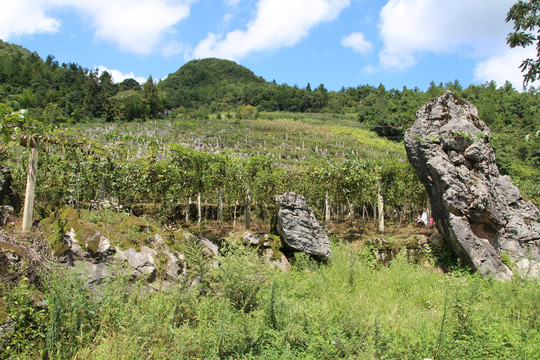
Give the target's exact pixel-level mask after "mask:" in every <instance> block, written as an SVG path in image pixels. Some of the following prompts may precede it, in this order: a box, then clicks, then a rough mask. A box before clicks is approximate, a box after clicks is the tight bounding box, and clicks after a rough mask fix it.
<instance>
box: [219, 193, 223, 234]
mask: <svg viewBox="0 0 540 360" xmlns="http://www.w3.org/2000/svg"><path fill="white" fill-rule="evenodd" d="M222 222H223V192H222V191H221V188H219V191H218V223H219V225H221V224H222Z"/></svg>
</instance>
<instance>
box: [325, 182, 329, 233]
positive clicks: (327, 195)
mask: <svg viewBox="0 0 540 360" xmlns="http://www.w3.org/2000/svg"><path fill="white" fill-rule="evenodd" d="M324 209H325V221H326V225H327V226H328V225H330V194H329V193H328V191H327V192H326V199H325V203H324Z"/></svg>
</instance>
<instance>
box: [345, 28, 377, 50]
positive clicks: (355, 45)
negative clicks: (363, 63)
mask: <svg viewBox="0 0 540 360" xmlns="http://www.w3.org/2000/svg"><path fill="white" fill-rule="evenodd" d="M341 45H343V46H345V47H349V48H351V49H353V50H354V51H356V52H358V53H360V54H367V53H369V52H370V51H371V50H373V43H371V42H370V41H368V40H366V39H365V38H364V34H362V33H359V32H353V33H351V34H349V35H347V36H345V37H343V39H341Z"/></svg>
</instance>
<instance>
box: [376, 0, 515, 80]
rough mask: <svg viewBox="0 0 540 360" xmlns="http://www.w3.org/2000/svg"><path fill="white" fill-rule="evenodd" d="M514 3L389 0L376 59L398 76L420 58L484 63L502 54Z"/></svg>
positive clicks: (498, 1) (504, 1)
mask: <svg viewBox="0 0 540 360" xmlns="http://www.w3.org/2000/svg"><path fill="white" fill-rule="evenodd" d="M514 2H515V0H497V1H493V0H473V1H471V0H452V1H440V0H390V1H388V3H387V4H386V5H385V6H384V7H383V9H382V10H381V14H380V16H381V19H380V24H379V29H380V36H381V39H382V41H383V43H384V46H383V50H382V51H381V52H380V54H379V61H380V65H381V66H382V67H383V68H385V69H387V70H388V69H393V70H404V69H407V68H410V67H412V66H414V65H415V64H416V62H417V61H418V58H419V57H420V56H421V55H422V54H423V53H428V52H429V53H435V54H448V53H456V52H457V53H461V54H462V55H464V56H469V57H476V58H485V57H487V56H493V55H495V54H497V52H500V51H502V49H504V48H505V46H506V45H505V38H506V34H507V33H508V32H509V31H510V30H511V28H512V26H511V24H507V23H505V18H506V13H507V12H508V10H509V9H510V6H511V5H512V4H513V3H514Z"/></svg>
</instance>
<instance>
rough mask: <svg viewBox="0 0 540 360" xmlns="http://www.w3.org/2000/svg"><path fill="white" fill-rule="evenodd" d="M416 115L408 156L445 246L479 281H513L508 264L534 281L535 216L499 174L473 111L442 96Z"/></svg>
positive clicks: (537, 254)
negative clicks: (491, 277)
mask: <svg viewBox="0 0 540 360" xmlns="http://www.w3.org/2000/svg"><path fill="white" fill-rule="evenodd" d="M416 115H417V120H416V122H415V123H414V125H413V126H412V127H411V128H410V129H409V130H407V132H406V133H405V147H406V150H407V156H408V158H409V161H410V162H411V164H412V165H413V167H414V168H415V170H416V172H417V174H418V177H419V178H420V180H421V181H422V183H423V184H424V186H425V187H426V190H427V192H428V195H429V198H430V202H431V207H432V214H433V219H434V220H435V225H436V227H437V229H438V230H439V232H440V233H441V234H442V235H443V237H444V239H445V241H447V242H449V244H450V245H451V248H452V250H453V251H454V252H455V253H456V254H457V255H458V256H459V257H460V258H461V259H462V260H463V261H464V262H465V263H466V264H468V265H470V266H471V267H473V268H474V269H477V270H478V271H479V272H480V274H482V275H488V274H493V275H494V276H495V277H496V278H498V279H501V280H505V279H510V278H511V277H512V276H513V273H512V271H511V270H510V268H509V267H508V265H510V264H511V263H513V264H516V266H515V269H516V270H517V271H518V272H520V273H521V275H523V276H531V275H534V274H538V269H539V266H540V265H539V264H540V223H539V222H540V212H539V211H538V209H537V208H536V207H535V206H534V205H533V204H532V203H531V202H527V201H524V200H523V199H522V196H521V194H520V192H519V190H518V189H517V188H516V187H515V186H514V185H513V184H512V181H511V180H510V178H509V177H508V176H502V175H501V174H500V173H499V170H498V168H497V166H496V164H495V152H494V150H493V148H492V147H491V145H490V144H489V136H490V130H489V128H488V127H487V126H486V125H485V124H484V122H482V121H481V120H480V119H479V118H478V111H477V109H476V107H475V106H474V105H472V104H470V103H468V102H467V101H466V100H464V99H458V98H457V97H456V96H455V95H454V94H453V93H452V92H450V91H447V92H445V93H444V95H442V96H441V97H439V98H437V99H435V100H432V101H430V102H428V103H427V104H426V105H424V106H423V107H422V108H421V109H420V110H418V112H417V113H416ZM501 256H502V259H503V260H505V261H504V262H503V261H502V260H501ZM525 262H526V263H527V264H525Z"/></svg>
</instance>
